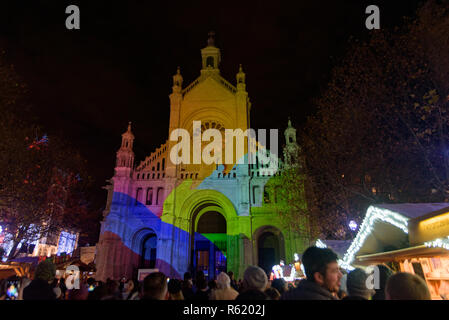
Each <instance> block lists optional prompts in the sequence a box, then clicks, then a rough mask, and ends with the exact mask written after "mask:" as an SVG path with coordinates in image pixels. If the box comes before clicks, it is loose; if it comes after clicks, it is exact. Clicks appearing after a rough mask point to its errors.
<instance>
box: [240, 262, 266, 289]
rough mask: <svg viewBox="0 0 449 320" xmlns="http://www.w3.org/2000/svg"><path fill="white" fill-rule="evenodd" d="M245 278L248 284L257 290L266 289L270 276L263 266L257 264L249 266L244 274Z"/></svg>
mask: <svg viewBox="0 0 449 320" xmlns="http://www.w3.org/2000/svg"><path fill="white" fill-rule="evenodd" d="M243 279H244V280H245V281H246V283H247V284H248V287H249V288H252V289H257V290H265V288H266V287H267V284H268V278H267V275H266V273H265V271H263V269H262V268H260V267H256V266H249V267H248V268H246V270H245V273H244V274H243Z"/></svg>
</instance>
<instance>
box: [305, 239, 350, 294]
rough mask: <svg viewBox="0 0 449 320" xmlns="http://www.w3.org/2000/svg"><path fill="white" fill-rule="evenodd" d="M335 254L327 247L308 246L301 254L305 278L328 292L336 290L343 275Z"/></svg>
mask: <svg viewBox="0 0 449 320" xmlns="http://www.w3.org/2000/svg"><path fill="white" fill-rule="evenodd" d="M337 259H338V257H337V255H336V254H335V252H333V251H332V250H330V249H328V248H318V247H315V246H313V247H309V248H308V249H307V250H306V251H304V254H303V255H302V263H303V265H304V269H305V273H306V277H307V280H309V281H312V282H315V283H317V284H318V285H320V286H321V287H323V288H325V289H327V290H329V291H330V292H338V290H339V289H340V280H341V277H342V276H343V275H342V274H341V272H340V268H339V267H338V263H337Z"/></svg>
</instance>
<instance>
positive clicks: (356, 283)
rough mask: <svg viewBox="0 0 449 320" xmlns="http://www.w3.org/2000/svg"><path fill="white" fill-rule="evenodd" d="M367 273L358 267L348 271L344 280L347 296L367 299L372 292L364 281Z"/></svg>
mask: <svg viewBox="0 0 449 320" xmlns="http://www.w3.org/2000/svg"><path fill="white" fill-rule="evenodd" d="M367 279H368V275H367V274H366V272H365V271H363V270H362V269H360V268H356V269H354V270H352V271H351V272H349V274H348V276H347V280H346V288H347V290H348V295H349V296H353V297H354V296H355V297H362V298H364V299H366V300H369V299H370V298H371V296H372V295H373V294H374V290H370V289H368V287H367V286H366V281H367Z"/></svg>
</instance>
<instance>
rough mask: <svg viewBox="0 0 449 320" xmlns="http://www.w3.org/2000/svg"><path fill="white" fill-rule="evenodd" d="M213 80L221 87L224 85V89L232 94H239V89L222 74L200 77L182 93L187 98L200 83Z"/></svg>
mask: <svg viewBox="0 0 449 320" xmlns="http://www.w3.org/2000/svg"><path fill="white" fill-rule="evenodd" d="M208 78H212V79H214V80H215V81H217V82H218V83H219V84H220V85H222V86H223V87H224V88H226V89H228V90H229V91H231V93H233V94H235V93H237V88H236V87H235V86H234V85H233V84H232V83H231V82H229V81H228V80H226V79H225V78H224V77H223V76H222V75H221V74H215V73H212V74H208V75H200V76H198V77H197V78H196V79H195V80H193V81H192V82H191V83H190V84H189V85H188V86H187V87H185V88H184V89H183V90H182V91H181V92H182V95H183V96H185V95H186V94H187V93H189V92H190V91H191V90H192V89H193V88H195V87H196V86H197V85H199V84H200V83H202V82H204V81H205V80H206V79H208Z"/></svg>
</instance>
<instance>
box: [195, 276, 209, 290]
mask: <svg viewBox="0 0 449 320" xmlns="http://www.w3.org/2000/svg"><path fill="white" fill-rule="evenodd" d="M196 287H197V289H199V290H205V289H207V280H206V278H204V277H201V278H198V279H197V280H196Z"/></svg>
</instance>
